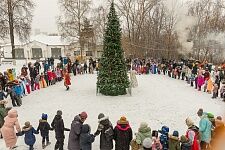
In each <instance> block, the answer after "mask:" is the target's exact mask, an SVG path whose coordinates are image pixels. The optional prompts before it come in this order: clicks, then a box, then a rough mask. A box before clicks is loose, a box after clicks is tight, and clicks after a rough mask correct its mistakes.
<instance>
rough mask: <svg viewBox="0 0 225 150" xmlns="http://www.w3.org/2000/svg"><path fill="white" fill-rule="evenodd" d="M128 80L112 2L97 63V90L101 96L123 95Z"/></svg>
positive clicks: (117, 20)
mask: <svg viewBox="0 0 225 150" xmlns="http://www.w3.org/2000/svg"><path fill="white" fill-rule="evenodd" d="M128 86H129V79H128V75H127V69H126V64H125V58H124V51H123V49H122V45H121V28H120V22H119V18H118V16H117V14H116V11H115V7H114V3H113V2H112V4H111V7H110V12H109V14H108V22H107V27H106V29H105V34H104V47H103V54H102V57H101V59H100V63H99V74H98V81H97V88H98V90H99V92H100V93H101V94H103V95H109V96H118V95H125V94H126V88H128Z"/></svg>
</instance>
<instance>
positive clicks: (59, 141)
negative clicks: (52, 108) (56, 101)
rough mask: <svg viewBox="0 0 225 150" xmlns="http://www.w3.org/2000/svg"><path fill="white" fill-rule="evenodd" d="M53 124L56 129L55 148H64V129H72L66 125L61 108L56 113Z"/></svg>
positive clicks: (61, 149)
mask: <svg viewBox="0 0 225 150" xmlns="http://www.w3.org/2000/svg"><path fill="white" fill-rule="evenodd" d="M51 126H52V128H53V129H54V130H55V138H56V144H55V150H57V149H59V150H63V145H64V139H65V134H64V131H70V129H67V128H65V127H64V122H63V119H62V111H61V110H58V111H57V114H56V115H55V118H54V119H53V121H52V123H51Z"/></svg>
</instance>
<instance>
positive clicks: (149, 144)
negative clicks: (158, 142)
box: [142, 138, 152, 148]
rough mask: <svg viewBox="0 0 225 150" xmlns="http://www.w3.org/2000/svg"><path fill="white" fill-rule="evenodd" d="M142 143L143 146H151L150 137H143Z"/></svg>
mask: <svg viewBox="0 0 225 150" xmlns="http://www.w3.org/2000/svg"><path fill="white" fill-rule="evenodd" d="M142 145H143V147H144V148H151V147H152V139H151V138H145V139H144V141H143V144H142Z"/></svg>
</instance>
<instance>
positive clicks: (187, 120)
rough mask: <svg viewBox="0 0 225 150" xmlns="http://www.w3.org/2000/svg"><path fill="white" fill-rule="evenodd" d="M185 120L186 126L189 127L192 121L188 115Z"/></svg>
mask: <svg viewBox="0 0 225 150" xmlns="http://www.w3.org/2000/svg"><path fill="white" fill-rule="evenodd" d="M185 122H186V125H187V126H188V127H191V126H193V125H194V122H193V121H192V120H191V118H189V117H188V118H187V119H186V120H185Z"/></svg>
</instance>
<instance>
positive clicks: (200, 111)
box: [197, 108, 203, 116]
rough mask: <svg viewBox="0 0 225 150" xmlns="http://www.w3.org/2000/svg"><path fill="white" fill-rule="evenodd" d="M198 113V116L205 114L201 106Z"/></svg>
mask: <svg viewBox="0 0 225 150" xmlns="http://www.w3.org/2000/svg"><path fill="white" fill-rule="evenodd" d="M197 114H198V116H202V115H203V109H202V108H200V109H199V110H198V112H197Z"/></svg>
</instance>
